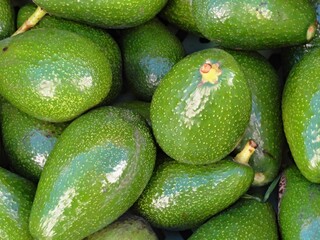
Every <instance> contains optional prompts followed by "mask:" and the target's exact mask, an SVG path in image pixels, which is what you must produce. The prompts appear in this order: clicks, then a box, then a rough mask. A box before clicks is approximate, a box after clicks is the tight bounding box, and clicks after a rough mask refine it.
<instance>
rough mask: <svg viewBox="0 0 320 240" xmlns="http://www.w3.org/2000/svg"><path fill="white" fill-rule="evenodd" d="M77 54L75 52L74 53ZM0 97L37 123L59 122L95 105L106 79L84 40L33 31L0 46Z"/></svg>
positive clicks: (105, 69)
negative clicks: (37, 120) (37, 121)
mask: <svg viewBox="0 0 320 240" xmlns="http://www.w3.org/2000/svg"><path fill="white" fill-rule="evenodd" d="M79 49H81V51H79ZM0 68H1V69H2V70H1V75H0V94H1V95H2V96H3V97H5V98H6V99H7V100H8V101H9V102H10V103H11V104H12V105H14V106H15V107H17V108H18V109H19V110H21V111H23V112H26V113H27V114H29V115H31V116H33V117H35V118H38V119H40V120H45V121H50V122H65V121H69V120H71V119H74V118H75V117H77V116H79V115H80V114H82V113H83V112H85V111H86V110H88V109H90V108H92V107H94V106H95V105H97V104H98V103H100V102H101V101H102V100H103V99H104V98H105V97H106V96H107V94H108V92H109V90H110V86H111V81H112V73H111V69H110V64H109V61H108V59H107V57H106V56H105V55H104V54H103V52H101V50H100V48H99V47H98V46H97V45H96V44H95V43H93V42H92V41H91V40H89V39H88V38H85V37H82V36H80V35H78V34H75V33H72V32H69V31H63V30H58V29H35V30H31V31H28V32H25V33H23V34H19V35H17V36H15V37H12V38H7V39H4V40H2V41H0Z"/></svg>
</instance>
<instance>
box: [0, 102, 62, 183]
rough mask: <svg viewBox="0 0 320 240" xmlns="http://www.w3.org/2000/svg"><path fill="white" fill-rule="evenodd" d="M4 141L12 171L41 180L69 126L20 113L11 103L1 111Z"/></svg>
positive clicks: (4, 105) (6, 104)
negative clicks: (47, 164) (52, 154)
mask: <svg viewBox="0 0 320 240" xmlns="http://www.w3.org/2000/svg"><path fill="white" fill-rule="evenodd" d="M1 117H2V119H1V120H2V122H1V123H2V124H1V130H2V140H3V144H4V148H5V152H6V153H7V155H8V157H9V159H10V165H11V166H12V167H13V169H14V170H15V171H16V172H17V173H19V175H21V176H24V177H26V178H28V179H30V180H33V181H38V180H39V178H40V175H41V172H42V170H43V166H44V164H45V163H46V161H47V159H48V156H49V154H50V152H51V150H52V149H53V147H54V145H55V144H56V142H57V140H58V137H59V136H60V134H61V133H62V131H63V130H64V128H66V127H67V125H68V124H67V123H49V122H44V121H41V120H38V119H36V118H33V117H31V116H29V115H27V114H26V113H23V112H21V111H19V110H18V109H17V108H15V107H13V106H12V105H11V104H10V103H4V104H3V105H2V109H1Z"/></svg>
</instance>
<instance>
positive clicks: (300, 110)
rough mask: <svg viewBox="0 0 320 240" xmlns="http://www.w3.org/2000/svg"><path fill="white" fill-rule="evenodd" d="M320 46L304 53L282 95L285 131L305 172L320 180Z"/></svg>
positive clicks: (312, 180)
mask: <svg viewBox="0 0 320 240" xmlns="http://www.w3.org/2000/svg"><path fill="white" fill-rule="evenodd" d="M319 65H320V48H317V49H314V50H313V51H311V52H309V53H307V54H305V55H304V56H303V58H302V59H301V61H300V62H299V63H297V64H295V66H294V68H293V69H292V70H291V72H290V75H289V76H288V78H287V81H286V84H285V86H284V91H283V96H282V118H283V126H284V132H285V136H286V139H287V142H288V144H289V148H290V150H291V153H292V156H293V159H294V161H295V163H296V164H297V166H298V168H299V170H300V171H301V173H302V175H303V176H304V177H305V178H307V179H308V180H309V181H311V182H315V183H320V132H319V124H320V112H319V106H320V85H319V77H320V70H319V68H318V67H316V66H319Z"/></svg>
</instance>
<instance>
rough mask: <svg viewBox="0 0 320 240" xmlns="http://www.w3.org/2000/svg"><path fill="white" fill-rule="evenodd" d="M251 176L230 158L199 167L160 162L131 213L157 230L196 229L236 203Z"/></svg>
mask: <svg viewBox="0 0 320 240" xmlns="http://www.w3.org/2000/svg"><path fill="white" fill-rule="evenodd" d="M253 175H254V173H253V170H252V168H251V167H249V166H247V165H242V164H239V163H236V162H233V161H232V160H231V159H230V158H228V159H224V160H222V161H220V162H217V163H214V164H210V165H199V166H194V165H190V164H184V163H178V162H176V161H168V162H164V163H163V164H161V165H160V166H159V168H158V169H157V170H156V171H155V173H154V174H153V176H152V178H151V180H150V181H149V183H148V185H147V187H146V188H145V190H144V192H143V193H142V195H141V196H140V198H139V199H138V201H137V203H136V205H135V209H137V211H138V213H139V214H140V215H141V216H142V217H144V218H145V219H146V220H147V221H148V222H150V223H151V225H153V226H155V227H157V228H165V229H170V230H185V229H189V228H193V227H197V226H199V225H201V224H202V223H203V222H204V221H206V220H207V219H208V218H210V217H211V216H213V215H214V214H216V213H218V212H220V211H222V210H223V209H225V208H227V207H228V206H230V205H231V204H232V203H234V202H235V201H236V200H237V199H239V198H240V196H241V195H243V194H244V193H245V192H246V191H247V190H248V188H249V187H250V185H251V183H252V181H253Z"/></svg>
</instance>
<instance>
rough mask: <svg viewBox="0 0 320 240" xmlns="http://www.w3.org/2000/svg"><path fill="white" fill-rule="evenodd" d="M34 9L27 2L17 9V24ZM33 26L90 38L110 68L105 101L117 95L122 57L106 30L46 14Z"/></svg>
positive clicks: (33, 6)
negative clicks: (110, 73) (103, 54)
mask: <svg viewBox="0 0 320 240" xmlns="http://www.w3.org/2000/svg"><path fill="white" fill-rule="evenodd" d="M35 10H36V6H35V5H33V4H27V5H25V6H23V7H22V8H20V9H19V12H18V16H17V26H18V27H19V26H21V25H22V24H23V22H24V21H25V20H27V19H28V17H29V16H31V14H32V13H33V12H34V11H35ZM33 28H34V29H35V28H57V29H61V30H67V31H71V32H75V33H77V34H79V35H81V36H84V37H87V38H90V40H92V41H93V42H94V43H96V44H98V45H99V46H100V48H101V50H102V51H103V52H104V53H105V55H106V56H107V58H108V60H109V62H110V66H111V70H112V84H111V87H110V91H109V93H108V96H107V98H106V99H104V102H105V103H109V102H111V101H112V100H113V99H114V98H116V97H117V96H118V94H119V93H120V91H121V88H122V82H123V81H122V58H121V52H120V48H119V46H118V44H117V43H116V41H115V40H114V39H113V38H112V37H111V35H110V34H108V33H107V32H106V31H104V30H102V29H98V28H94V27H90V26H87V25H85V24H81V23H76V22H73V21H70V20H66V19H62V18H58V17H54V16H50V15H46V16H44V17H43V18H42V19H41V21H40V22H39V23H38V24H37V25H36V26H34V27H33Z"/></svg>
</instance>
